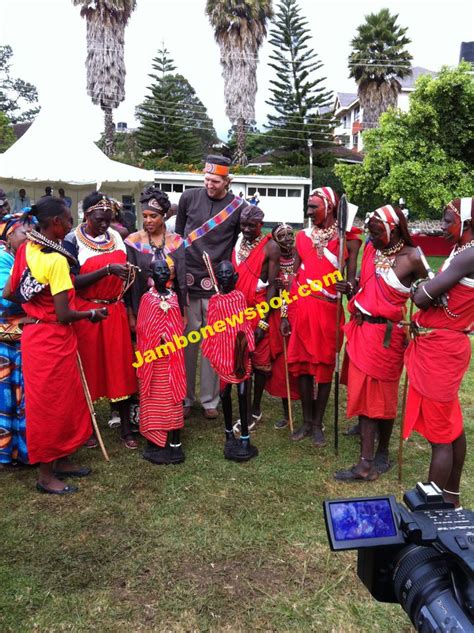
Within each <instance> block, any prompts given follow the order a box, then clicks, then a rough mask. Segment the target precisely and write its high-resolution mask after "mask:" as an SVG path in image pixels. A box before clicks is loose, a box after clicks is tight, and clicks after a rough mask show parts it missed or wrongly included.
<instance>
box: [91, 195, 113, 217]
mask: <svg viewBox="0 0 474 633" xmlns="http://www.w3.org/2000/svg"><path fill="white" fill-rule="evenodd" d="M99 210H100V211H113V204H112V201H111V200H109V199H108V198H106V197H105V196H102V198H101V199H100V200H99V202H96V203H95V204H94V205H92V207H89V208H88V209H86V210H85V211H84V214H85V215H89V214H90V213H92V212H93V211H99Z"/></svg>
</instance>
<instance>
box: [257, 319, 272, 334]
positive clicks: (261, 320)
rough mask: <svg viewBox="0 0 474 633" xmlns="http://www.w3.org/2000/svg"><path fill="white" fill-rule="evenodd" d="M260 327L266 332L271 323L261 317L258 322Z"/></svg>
mask: <svg viewBox="0 0 474 633" xmlns="http://www.w3.org/2000/svg"><path fill="white" fill-rule="evenodd" d="M258 327H259V328H260V329H261V330H263V331H264V332H266V331H267V330H268V329H270V325H269V324H268V323H267V322H266V321H264V320H263V319H260V321H259V322H258Z"/></svg>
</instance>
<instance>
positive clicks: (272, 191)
mask: <svg viewBox="0 0 474 633" xmlns="http://www.w3.org/2000/svg"><path fill="white" fill-rule="evenodd" d="M267 195H268V196H270V197H272V198H276V195H277V190H276V189H273V188H272V187H269V188H268V189H267Z"/></svg>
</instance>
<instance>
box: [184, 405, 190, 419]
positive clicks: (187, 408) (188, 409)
mask: <svg viewBox="0 0 474 633" xmlns="http://www.w3.org/2000/svg"><path fill="white" fill-rule="evenodd" d="M190 415H191V407H183V417H184V419H185V420H187V419H188V418H189V416H190Z"/></svg>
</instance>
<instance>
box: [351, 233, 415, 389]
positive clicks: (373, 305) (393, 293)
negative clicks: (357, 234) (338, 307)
mask: <svg viewBox="0 0 474 633" xmlns="http://www.w3.org/2000/svg"><path fill="white" fill-rule="evenodd" d="M374 257H375V249H374V247H373V246H372V244H371V243H370V242H369V243H368V244H366V246H365V249H364V255H363V257H362V266H361V276H360V285H359V288H360V289H359V292H358V293H357V294H356V295H355V296H354V297H353V298H352V299H351V300H350V301H349V305H348V310H349V312H350V313H351V315H354V314H355V313H356V312H357V311H358V308H357V305H356V302H357V303H358V304H359V305H360V306H361V307H362V308H364V310H366V311H367V312H368V313H369V314H370V315H371V316H374V317H383V318H385V319H389V320H390V321H393V322H394V324H393V330H392V336H391V340H390V346H389V347H384V346H383V340H384V337H385V331H386V325H385V324H384V323H368V322H366V321H364V322H363V323H362V324H361V325H358V324H357V322H356V321H355V319H354V318H351V320H350V321H349V323H348V324H347V325H346V326H345V332H346V336H347V344H346V350H347V353H348V355H349V358H350V359H351V361H352V362H353V363H354V365H355V366H356V367H358V368H359V369H360V370H361V371H363V372H364V373H365V374H367V375H368V376H371V377H372V378H376V379H377V380H385V381H394V380H400V376H401V373H402V369H403V353H404V351H405V342H406V334H405V330H404V328H403V327H400V326H399V325H397V324H398V323H399V322H400V321H402V320H403V319H404V317H405V313H406V309H405V304H406V302H407V300H408V299H409V296H410V295H409V294H408V293H404V292H402V291H400V290H397V289H396V288H392V287H391V286H389V285H388V284H387V283H386V282H385V280H384V279H383V278H382V277H379V276H377V275H376V274H375V264H374Z"/></svg>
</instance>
